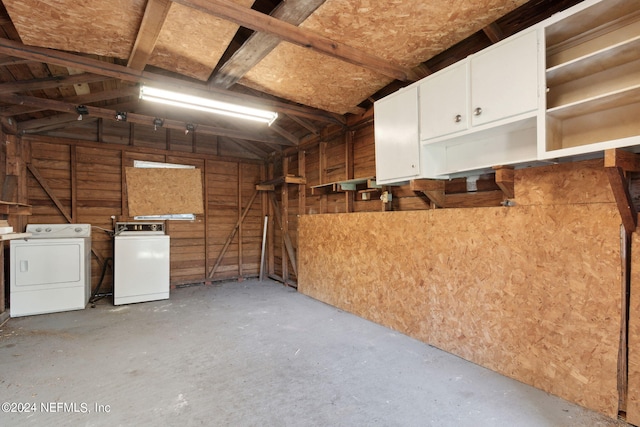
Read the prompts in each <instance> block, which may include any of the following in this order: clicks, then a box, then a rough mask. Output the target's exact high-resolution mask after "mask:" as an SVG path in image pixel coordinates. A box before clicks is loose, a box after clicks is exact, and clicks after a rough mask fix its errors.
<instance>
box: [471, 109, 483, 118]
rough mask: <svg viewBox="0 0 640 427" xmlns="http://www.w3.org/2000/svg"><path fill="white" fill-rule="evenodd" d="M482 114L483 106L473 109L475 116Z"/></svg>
mask: <svg viewBox="0 0 640 427" xmlns="http://www.w3.org/2000/svg"><path fill="white" fill-rule="evenodd" d="M480 114H482V108H480V107H478V108H476V109H475V110H473V115H474V116H479V115H480Z"/></svg>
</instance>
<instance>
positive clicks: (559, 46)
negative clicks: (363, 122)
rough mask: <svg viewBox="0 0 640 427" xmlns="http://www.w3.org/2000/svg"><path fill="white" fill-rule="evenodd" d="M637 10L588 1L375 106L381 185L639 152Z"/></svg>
mask: <svg viewBox="0 0 640 427" xmlns="http://www.w3.org/2000/svg"><path fill="white" fill-rule="evenodd" d="M639 3H640V1H639V0H584V1H583V2H581V3H579V4H577V5H576V6H574V7H572V8H569V9H567V10H565V11H563V12H560V13H557V14H555V15H553V16H551V17H550V18H548V19H546V20H545V21H542V22H540V23H538V24H536V25H535V26H534V27H532V28H530V29H528V30H525V31H523V32H521V33H518V34H515V35H513V36H511V37H509V38H507V39H505V40H503V41H501V42H500V43H497V44H495V45H494V46H491V47H489V48H487V49H485V50H483V51H481V52H478V53H476V54H474V55H471V56H469V57H468V58H466V59H464V60H462V61H459V62H458V63H456V64H454V65H452V66H450V67H448V68H446V69H444V70H440V71H438V72H437V73H435V74H433V75H431V76H429V77H427V78H425V79H423V80H421V81H420V82H417V83H415V84H413V85H411V86H409V87H407V88H405V89H402V90H401V91H399V92H397V93H395V94H393V95H390V96H388V97H387V98H384V99H382V100H380V101H378V102H376V105H375V133H376V135H375V139H376V168H377V173H378V180H379V181H381V182H383V183H391V182H399V181H406V180H407V179H412V178H415V177H421V178H451V177H455V176H468V175H471V174H477V173H479V172H485V171H490V170H491V167H492V166H497V165H536V164H541V162H547V161H548V160H549V159H557V158H561V157H573V158H580V157H581V156H585V155H589V156H593V155H594V153H597V152H600V153H601V152H602V150H606V149H609V148H616V147H631V146H635V147H640V7H639ZM635 151H637V149H636V150H635ZM418 159H419V161H418Z"/></svg>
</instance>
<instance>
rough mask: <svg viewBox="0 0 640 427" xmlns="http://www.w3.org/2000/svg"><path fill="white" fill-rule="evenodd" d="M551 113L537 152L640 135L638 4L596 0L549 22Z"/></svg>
mask: <svg viewBox="0 0 640 427" xmlns="http://www.w3.org/2000/svg"><path fill="white" fill-rule="evenodd" d="M545 42H546V45H547V47H546V53H547V66H548V69H547V70H546V73H545V76H546V95H547V99H546V106H547V110H546V114H545V126H544V136H543V137H542V138H541V140H540V141H539V150H538V157H539V158H540V159H550V158H556V157H565V156H593V155H598V154H599V152H601V151H603V150H608V149H612V148H618V147H626V146H632V145H637V144H638V142H639V141H640V122H638V120H637V117H638V115H639V114H640V73H638V70H639V69H640V10H639V9H638V7H637V5H636V4H634V2H629V1H625V0H609V1H602V2H596V3H594V4H593V5H591V6H588V7H585V8H584V9H582V10H579V11H578V12H577V13H575V14H572V15H570V16H567V17H565V18H562V19H560V20H558V21H556V22H554V23H552V24H550V25H549V26H547V27H546V28H545Z"/></svg>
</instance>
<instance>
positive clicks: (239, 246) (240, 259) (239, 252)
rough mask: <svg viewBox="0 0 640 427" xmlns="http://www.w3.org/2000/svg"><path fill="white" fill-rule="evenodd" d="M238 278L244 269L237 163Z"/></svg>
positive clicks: (239, 165) (240, 185) (239, 179)
mask: <svg viewBox="0 0 640 427" xmlns="http://www.w3.org/2000/svg"><path fill="white" fill-rule="evenodd" d="M237 188H238V190H237V192H238V277H240V278H242V277H243V276H244V269H243V268H242V264H243V262H244V260H243V258H244V257H243V247H242V165H241V164H240V163H238V187H237Z"/></svg>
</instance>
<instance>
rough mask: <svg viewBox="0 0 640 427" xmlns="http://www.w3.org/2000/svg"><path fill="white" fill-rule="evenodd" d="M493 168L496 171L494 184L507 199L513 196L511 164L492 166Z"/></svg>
mask: <svg viewBox="0 0 640 427" xmlns="http://www.w3.org/2000/svg"><path fill="white" fill-rule="evenodd" d="M493 169H494V170H495V171H496V184H497V185H498V187H500V189H501V190H502V192H503V193H504V196H505V197H506V198H507V199H513V198H514V197H515V191H514V185H513V182H514V171H513V166H494V168H493Z"/></svg>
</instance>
